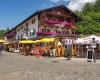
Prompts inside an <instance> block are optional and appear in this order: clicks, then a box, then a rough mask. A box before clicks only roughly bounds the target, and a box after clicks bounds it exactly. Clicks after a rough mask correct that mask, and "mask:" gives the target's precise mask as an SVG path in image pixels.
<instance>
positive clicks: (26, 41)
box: [19, 40, 34, 44]
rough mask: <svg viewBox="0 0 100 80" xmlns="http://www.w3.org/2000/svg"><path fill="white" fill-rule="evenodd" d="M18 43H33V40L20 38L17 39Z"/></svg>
mask: <svg viewBox="0 0 100 80" xmlns="http://www.w3.org/2000/svg"><path fill="white" fill-rule="evenodd" d="M19 43H21V44H32V43H34V41H33V40H22V41H19Z"/></svg>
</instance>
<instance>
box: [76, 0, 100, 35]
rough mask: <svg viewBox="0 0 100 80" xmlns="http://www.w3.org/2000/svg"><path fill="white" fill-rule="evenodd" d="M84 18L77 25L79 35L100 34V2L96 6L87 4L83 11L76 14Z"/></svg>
mask: <svg viewBox="0 0 100 80" xmlns="http://www.w3.org/2000/svg"><path fill="white" fill-rule="evenodd" d="M76 14H77V15H78V16H80V17H81V18H82V21H81V22H78V23H76V26H77V27H78V28H77V29H76V32H77V33H78V34H85V35H87V34H96V33H100V0H97V1H96V3H95V4H92V3H87V4H86V5H85V6H84V8H83V9H82V11H80V12H78V11H77V12H76Z"/></svg>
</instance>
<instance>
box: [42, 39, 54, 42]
mask: <svg viewBox="0 0 100 80" xmlns="http://www.w3.org/2000/svg"><path fill="white" fill-rule="evenodd" d="M54 40H55V38H44V39H41V41H42V42H53V41H54Z"/></svg>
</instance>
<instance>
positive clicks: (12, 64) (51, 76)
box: [0, 52, 100, 80]
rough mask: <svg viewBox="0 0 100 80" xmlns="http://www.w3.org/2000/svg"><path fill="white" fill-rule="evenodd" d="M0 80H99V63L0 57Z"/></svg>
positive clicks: (8, 55)
mask: <svg viewBox="0 0 100 80" xmlns="http://www.w3.org/2000/svg"><path fill="white" fill-rule="evenodd" d="M0 80H100V61H99V60H98V61H97V62H96V63H90V62H86V60H85V59H79V58H73V59H72V60H70V61H69V60H65V59H64V58H47V57H46V58H43V57H40V58H36V57H34V56H22V55H19V54H14V53H7V52H6V53H4V54H3V55H0Z"/></svg>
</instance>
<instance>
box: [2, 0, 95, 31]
mask: <svg viewBox="0 0 100 80" xmlns="http://www.w3.org/2000/svg"><path fill="white" fill-rule="evenodd" d="M87 2H95V0H0V29H6V28H10V29H11V28H12V27H15V26H16V25H17V24H19V23H20V22H22V21H23V20H24V19H26V18H27V17H28V16H30V15H31V14H32V13H34V12H35V11H38V10H41V9H45V8H49V7H52V6H56V5H60V4H64V5H66V6H67V7H68V8H69V9H71V10H72V11H75V10H81V8H82V7H83V6H84V4H85V3H87Z"/></svg>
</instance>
